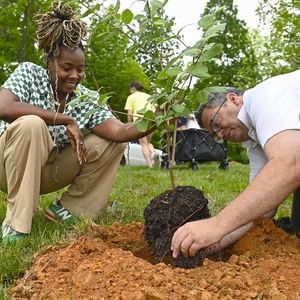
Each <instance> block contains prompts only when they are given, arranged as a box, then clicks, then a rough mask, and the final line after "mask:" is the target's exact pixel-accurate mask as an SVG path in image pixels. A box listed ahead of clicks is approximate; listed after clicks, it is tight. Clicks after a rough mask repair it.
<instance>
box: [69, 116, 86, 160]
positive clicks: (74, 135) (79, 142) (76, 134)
mask: <svg viewBox="0 0 300 300" xmlns="http://www.w3.org/2000/svg"><path fill="white" fill-rule="evenodd" d="M66 127H67V134H68V137H69V140H70V143H71V146H72V148H73V150H74V151H76V152H77V157H78V160H79V163H80V164H82V162H83V161H84V162H86V148H85V146H84V137H83V134H82V132H81V131H80V129H79V127H78V124H77V123H76V122H73V123H72V124H69V125H67V126H66Z"/></svg>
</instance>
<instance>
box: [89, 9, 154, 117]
mask: <svg viewBox="0 0 300 300" xmlns="http://www.w3.org/2000/svg"><path fill="white" fill-rule="evenodd" d="M110 13H111V12H110V8H103V9H102V11H101V12H99V13H98V15H97V16H94V17H93V19H92V22H91V25H90V34H89V35H90V38H89V40H88V42H87V46H86V60H87V63H88V65H89V66H90V67H91V71H92V73H93V76H94V78H93V77H92V76H91V74H89V72H88V71H87V70H86V74H87V78H86V80H85V83H84V84H85V86H87V87H89V88H91V89H95V88H97V86H98V87H99V88H100V89H101V93H109V92H112V94H111V98H110V100H109V105H110V106H111V108H112V109H113V110H114V111H118V112H123V114H118V116H119V118H120V119H121V120H122V121H123V122H127V116H126V113H127V112H126V111H125V110H124V105H125V102H126V99H127V97H128V95H129V88H128V85H129V83H130V82H132V81H134V80H138V81H140V82H141V83H142V84H143V85H144V86H145V88H146V91H148V92H150V91H151V90H150V82H149V78H148V76H147V75H146V74H145V72H144V71H143V68H142V67H141V66H140V65H139V63H137V62H136V61H135V60H134V55H133V53H131V52H130V51H128V50H127V49H128V47H129V46H128V44H129V39H128V37H127V36H125V35H123V34H121V33H119V32H118V31H116V32H114V34H107V26H109V24H106V23H105V22H99V15H100V16H101V18H102V19H105V18H106V17H107V16H109V15H110ZM94 80H96V82H97V85H95V82H94Z"/></svg>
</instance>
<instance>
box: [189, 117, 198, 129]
mask: <svg viewBox="0 0 300 300" xmlns="http://www.w3.org/2000/svg"><path fill="white" fill-rule="evenodd" d="M186 128H187V129H190V128H195V129H200V126H199V124H198V122H197V120H196V118H195V114H190V115H188V118H187V120H186Z"/></svg>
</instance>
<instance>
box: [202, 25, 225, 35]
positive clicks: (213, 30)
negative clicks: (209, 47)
mask: <svg viewBox="0 0 300 300" xmlns="http://www.w3.org/2000/svg"><path fill="white" fill-rule="evenodd" d="M225 26H226V24H225V23H222V24H218V25H214V26H213V27H211V28H210V29H208V30H207V31H206V32H205V35H204V36H205V37H209V36H214V35H215V34H216V33H218V32H219V31H221V30H223V29H224V28H225Z"/></svg>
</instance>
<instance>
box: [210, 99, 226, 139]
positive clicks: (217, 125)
mask: <svg viewBox="0 0 300 300" xmlns="http://www.w3.org/2000/svg"><path fill="white" fill-rule="evenodd" d="M226 101H227V98H225V99H224V100H223V102H222V103H221V105H220V106H219V108H218V109H217V111H216V112H215V113H214V115H213V116H212V118H211V119H210V127H211V129H212V131H213V134H214V139H215V142H216V143H219V144H222V143H223V142H224V139H223V138H219V137H218V136H217V135H216V133H217V132H220V131H221V130H222V124H221V122H220V121H219V120H215V117H216V116H217V114H218V113H219V111H220V109H221V108H222V106H223V105H224V104H225V102H226Z"/></svg>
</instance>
